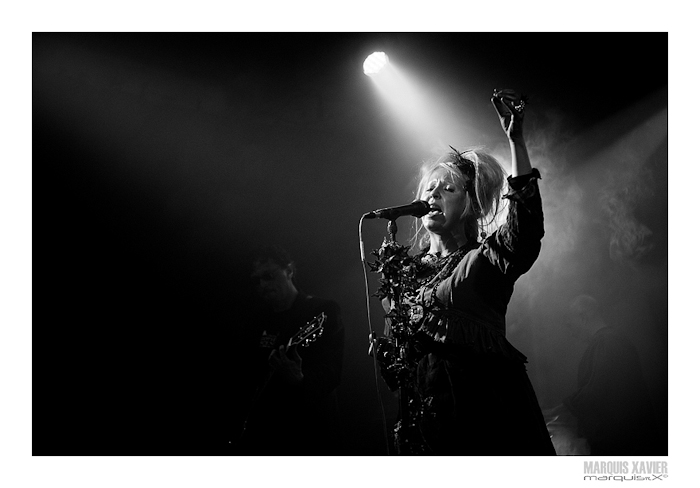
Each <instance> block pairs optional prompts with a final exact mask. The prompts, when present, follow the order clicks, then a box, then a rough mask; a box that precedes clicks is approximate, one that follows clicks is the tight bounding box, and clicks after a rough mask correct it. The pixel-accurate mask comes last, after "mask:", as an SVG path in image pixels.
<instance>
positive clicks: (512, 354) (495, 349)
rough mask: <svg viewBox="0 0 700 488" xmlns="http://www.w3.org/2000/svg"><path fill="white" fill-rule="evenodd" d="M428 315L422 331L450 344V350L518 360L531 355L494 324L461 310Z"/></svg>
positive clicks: (520, 360)
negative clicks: (519, 348)
mask: <svg viewBox="0 0 700 488" xmlns="http://www.w3.org/2000/svg"><path fill="white" fill-rule="evenodd" d="M428 314H429V316H428V317H427V319H426V320H425V322H424V323H423V325H422V326H421V327H420V329H419V330H422V331H424V332H426V333H427V334H428V335H429V336H431V337H432V338H433V339H434V340H435V341H437V342H439V343H442V344H446V345H448V347H449V350H450V352H454V353H459V352H460V350H461V352H464V353H467V352H468V353H477V354H498V355H500V356H503V357H505V358H507V359H511V360H514V361H517V362H521V363H526V362H527V357H526V356H525V355H524V354H523V353H521V352H520V351H518V350H517V349H516V348H515V347H514V346H513V345H512V344H511V343H510V342H508V339H506V336H505V333H504V332H503V331H501V330H499V329H498V328H496V327H494V326H493V325H491V324H488V323H486V322H483V321H479V320H476V319H474V318H471V317H469V316H468V315H466V314H464V313H462V312H460V311H458V310H449V311H448V310H438V311H432V312H428Z"/></svg>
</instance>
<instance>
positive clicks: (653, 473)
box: [583, 461, 668, 481]
mask: <svg viewBox="0 0 700 488" xmlns="http://www.w3.org/2000/svg"><path fill="white" fill-rule="evenodd" d="M666 478H668V463H667V462H666V461H584V463H583V479H584V481H663V480H665V479H666Z"/></svg>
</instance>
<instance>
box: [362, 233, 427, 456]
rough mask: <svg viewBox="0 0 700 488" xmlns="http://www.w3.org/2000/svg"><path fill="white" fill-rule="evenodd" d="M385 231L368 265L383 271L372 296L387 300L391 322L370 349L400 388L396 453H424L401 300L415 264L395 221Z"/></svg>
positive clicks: (410, 287) (411, 287) (412, 288)
mask: <svg viewBox="0 0 700 488" xmlns="http://www.w3.org/2000/svg"><path fill="white" fill-rule="evenodd" d="M387 233H388V234H389V236H388V238H385V239H384V242H383V243H382V246H381V248H380V249H378V250H374V251H372V254H374V255H375V256H377V261H375V262H374V263H370V268H371V269H372V271H375V272H378V273H382V278H381V279H380V280H379V282H380V288H379V290H378V291H377V292H376V293H375V296H378V297H379V298H380V299H383V298H388V299H389V300H390V310H389V312H388V313H387V314H386V315H385V317H386V318H387V319H389V324H390V325H389V327H388V331H387V330H385V333H386V335H387V338H382V339H381V340H380V341H383V342H380V341H373V342H375V344H376V347H373V349H372V350H373V352H374V353H375V354H377V359H378V361H379V362H380V363H381V364H382V376H383V377H384V380H385V381H386V383H387V385H388V386H389V389H390V390H392V391H394V390H396V389H398V391H399V416H398V421H397V422H396V424H395V426H394V446H395V448H396V451H397V453H398V454H399V455H415V454H423V453H426V452H427V451H429V449H428V447H427V445H426V443H425V442H424V440H423V436H422V434H421V432H420V427H419V422H420V418H421V415H422V406H421V401H420V398H419V396H418V394H417V391H416V390H415V381H414V380H415V369H416V364H417V360H416V357H415V355H412V354H411V350H410V348H409V344H410V340H411V338H412V336H413V333H414V331H413V330H412V328H411V324H410V306H409V305H408V304H407V303H406V302H405V300H404V299H405V298H407V297H408V296H409V295H411V294H415V292H416V289H417V280H416V266H415V260H414V259H413V258H412V257H411V256H409V255H408V250H409V248H408V247H406V246H401V245H399V244H398V242H396V233H397V226H396V222H395V221H394V220H390V221H389V223H388V224H387ZM387 332H388V333H387ZM373 346H374V345H373ZM411 356H414V357H411Z"/></svg>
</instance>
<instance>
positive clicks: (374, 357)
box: [358, 214, 391, 455]
mask: <svg viewBox="0 0 700 488" xmlns="http://www.w3.org/2000/svg"><path fill="white" fill-rule="evenodd" d="M366 216H367V214H365V215H363V216H362V218H361V219H360V224H359V229H358V233H359V240H360V259H361V261H362V273H363V276H364V280H365V304H366V309H367V325H368V327H369V338H370V352H371V353H372V354H371V356H372V364H373V366H374V385H375V388H376V391H377V399H378V400H379V408H380V409H381V414H382V426H383V429H384V444H385V445H386V453H387V455H390V454H391V452H390V449H389V437H388V426H387V423H386V411H385V409H384V401H383V400H382V394H381V390H380V388H379V368H378V361H377V339H376V334H375V333H374V330H372V314H371V313H370V295H369V279H368V278H367V266H368V264H367V261H366V260H365V245H364V242H363V240H362V222H363V221H364V220H365V217H366Z"/></svg>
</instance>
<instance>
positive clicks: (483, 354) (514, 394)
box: [410, 170, 555, 455]
mask: <svg viewBox="0 0 700 488" xmlns="http://www.w3.org/2000/svg"><path fill="white" fill-rule="evenodd" d="M538 178H539V173H538V172H537V170H533V173H531V174H529V175H524V176H521V177H518V178H509V179H508V182H509V185H510V191H509V192H508V194H507V195H506V196H505V197H504V198H508V199H510V205H509V209H508V215H507V220H506V222H505V223H504V224H503V225H501V226H500V227H499V228H498V229H497V230H496V231H495V232H494V233H492V234H491V235H489V236H488V237H487V238H486V239H484V241H483V242H482V243H476V242H474V243H472V244H471V245H467V246H464V247H463V248H461V249H459V250H458V251H456V252H454V253H452V254H451V255H450V256H448V257H447V258H445V259H444V260H443V261H441V262H437V263H429V262H427V259H424V260H423V261H424V266H423V268H422V269H421V268H420V265H419V270H418V278H419V279H422V280H423V283H422V285H421V287H420V289H419V292H418V296H417V299H415V300H412V301H411V302H410V305H411V322H412V324H413V325H414V327H415V328H418V329H419V330H420V331H422V332H424V333H425V334H426V335H427V336H429V337H430V338H431V339H432V341H433V342H431V344H429V345H428V347H427V349H428V350H429V351H430V353H428V354H427V355H425V356H424V357H423V358H422V359H421V360H420V361H419V362H418V364H417V367H416V370H415V374H414V375H413V377H414V378H415V388H416V390H417V392H418V394H419V396H420V402H421V405H422V408H423V412H424V413H423V415H422V416H421V418H422V420H421V422H420V432H421V435H422V437H423V441H424V443H425V445H426V446H427V453H428V454H436V455H545V454H547V455H549V454H551V455H554V454H555V451H554V448H553V446H552V443H551V440H550V437H549V433H548V431H547V428H546V425H545V422H544V418H543V416H542V413H541V410H540V407H539V404H538V401H537V398H536V395H535V392H534V390H533V388H532V385H531V383H530V380H529V378H528V376H527V372H526V369H525V363H526V362H527V360H526V358H525V356H524V355H523V354H522V353H520V352H519V351H518V350H517V349H515V347H513V346H512V345H511V344H510V343H509V342H508V340H507V339H506V336H505V330H506V323H505V317H506V309H507V305H508V302H509V301H510V298H511V296H512V293H513V288H514V284H515V281H516V280H517V278H518V277H519V276H521V275H522V274H523V273H525V272H526V271H528V270H529V269H530V267H531V266H532V264H533V263H534V262H535V260H536V259H537V256H538V255H539V251H540V242H541V239H542V237H543V235H544V220H543V215H542V202H541V198H540V194H539V189H538V186H537V179H538Z"/></svg>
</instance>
